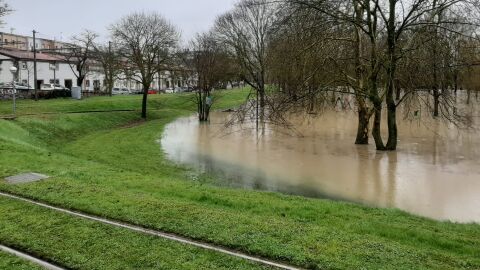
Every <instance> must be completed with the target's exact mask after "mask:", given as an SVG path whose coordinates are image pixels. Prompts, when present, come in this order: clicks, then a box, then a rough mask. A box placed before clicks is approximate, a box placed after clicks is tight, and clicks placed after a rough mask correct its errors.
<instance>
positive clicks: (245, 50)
mask: <svg viewBox="0 0 480 270" xmlns="http://www.w3.org/2000/svg"><path fill="white" fill-rule="evenodd" d="M275 15H276V9H275V8H273V7H272V4H270V2H269V1H268V0H243V1H240V2H239V3H238V4H237V5H236V6H235V8H234V9H233V10H232V11H231V12H228V13H226V14H224V15H222V16H221V17H219V18H218V19H217V21H216V24H215V31H216V33H217V34H218V37H219V38H220V40H221V41H222V42H223V43H224V44H225V45H226V46H227V48H228V50H229V52H230V53H231V54H232V56H233V57H234V59H235V60H236V61H237V64H238V66H239V67H240V75H241V77H242V79H243V80H244V81H245V82H246V83H247V84H249V85H250V86H251V87H252V88H253V89H254V90H255V91H256V93H257V96H258V99H259V101H258V104H257V106H258V105H259V106H260V107H261V108H262V111H263V108H264V107H265V104H266V91H265V85H266V83H267V52H268V46H269V41H270V34H271V30H272V29H273V26H274V23H275V20H276V16H275ZM257 115H258V113H257Z"/></svg>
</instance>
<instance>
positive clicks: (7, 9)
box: [0, 0, 13, 25]
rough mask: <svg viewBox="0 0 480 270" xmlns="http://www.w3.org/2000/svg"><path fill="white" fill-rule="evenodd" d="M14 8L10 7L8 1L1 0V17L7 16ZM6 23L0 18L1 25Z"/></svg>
mask: <svg viewBox="0 0 480 270" xmlns="http://www.w3.org/2000/svg"><path fill="white" fill-rule="evenodd" d="M12 11H13V10H12V9H11V8H10V6H9V5H8V3H5V1H4V0H0V18H2V17H5V16H6V15H8V14H9V13H11V12H12ZM2 24H4V22H3V20H1V19H0V25H2Z"/></svg>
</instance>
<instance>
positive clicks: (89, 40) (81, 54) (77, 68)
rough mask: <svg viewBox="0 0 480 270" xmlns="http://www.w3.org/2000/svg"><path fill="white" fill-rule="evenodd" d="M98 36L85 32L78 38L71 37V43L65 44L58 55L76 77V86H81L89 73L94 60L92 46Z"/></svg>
mask: <svg viewBox="0 0 480 270" xmlns="http://www.w3.org/2000/svg"><path fill="white" fill-rule="evenodd" d="M97 38H98V34H96V33H94V32H92V31H89V30H85V31H84V32H83V33H81V34H80V35H78V36H73V37H72V42H71V43H68V44H66V46H65V48H64V49H62V51H61V52H58V53H59V54H61V55H63V57H64V58H65V60H66V61H67V62H68V64H69V66H70V69H71V70H72V72H73V74H74V75H75V77H77V86H82V85H83V81H84V80H85V77H86V76H87V74H88V73H89V71H90V70H89V69H90V66H91V64H92V63H93V58H94V44H95V40H96V39H97Z"/></svg>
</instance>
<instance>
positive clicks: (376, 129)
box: [372, 103, 385, 151]
mask: <svg viewBox="0 0 480 270" xmlns="http://www.w3.org/2000/svg"><path fill="white" fill-rule="evenodd" d="M374 110H375V111H374V117H373V127H372V137H373V139H374V140H375V146H376V148H377V150H379V151H383V150H385V145H384V144H383V140H382V134H381V121H382V105H381V103H380V104H378V103H377V104H376V105H374Z"/></svg>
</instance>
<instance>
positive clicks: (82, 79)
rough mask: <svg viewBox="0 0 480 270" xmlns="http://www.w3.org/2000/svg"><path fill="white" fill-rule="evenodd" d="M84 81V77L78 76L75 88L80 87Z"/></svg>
mask: <svg viewBox="0 0 480 270" xmlns="http://www.w3.org/2000/svg"><path fill="white" fill-rule="evenodd" d="M84 80H85V75H79V76H78V77H77V86H80V87H82V86H83V81H84Z"/></svg>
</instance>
